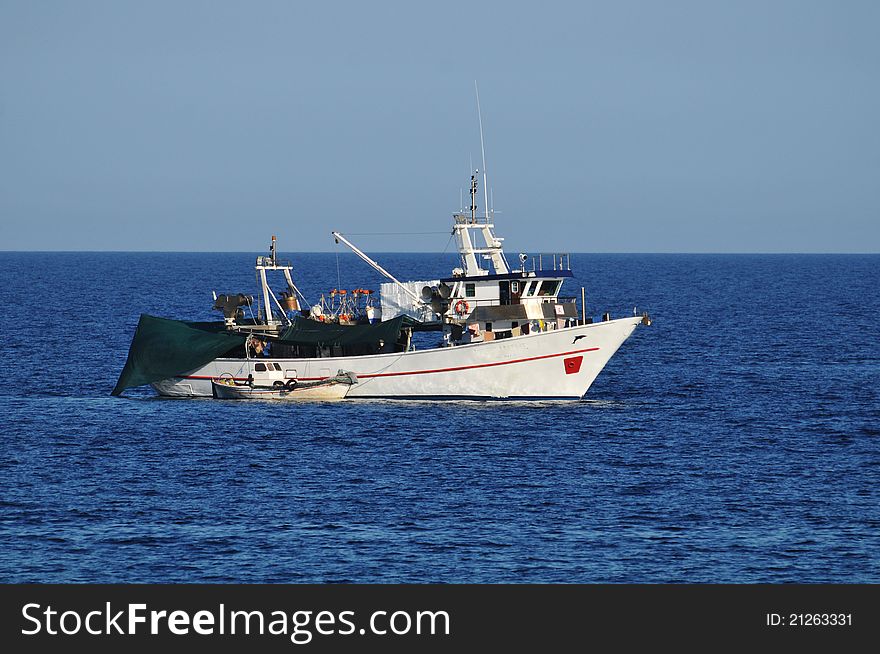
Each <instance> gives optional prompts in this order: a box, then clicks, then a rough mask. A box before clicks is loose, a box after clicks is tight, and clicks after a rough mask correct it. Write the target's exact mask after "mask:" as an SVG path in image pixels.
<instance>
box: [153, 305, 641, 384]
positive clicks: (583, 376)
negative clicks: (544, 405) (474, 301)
mask: <svg viewBox="0 0 880 654" xmlns="http://www.w3.org/2000/svg"><path fill="white" fill-rule="evenodd" d="M641 322H642V318H640V317H632V318H620V319H617V320H608V321H603V322H597V323H592V324H587V325H579V326H575V327H566V328H562V329H556V330H552V331H547V332H539V333H533V334H529V335H526V336H519V337H516V338H507V339H501V340H496V341H489V342H484V343H473V344H470V345H459V346H455V347H444V348H436V349H426V350H417V351H410V352H398V353H391V354H378V355H366V356H355V357H325V358H314V359H272V361H273V362H276V363H279V364H280V365H281V367H282V369H283V370H284V372H285V376H286V377H288V378H291V379H292V378H295V379H297V380H298V381H315V380H320V379H325V378H327V377H329V376H330V375H332V374H333V373H332V372H331V371H335V370H337V369H345V370H351V371H353V372H354V373H355V374H356V375H357V378H358V380H359V383H358V384H356V385H353V386H351V387H350V388H349V390H348V393H347V395H346V398H347V399H348V398H414V399H419V398H423V399H444V398H445V399H457V398H470V399H496V398H500V399H550V398H552V399H557V398H558V399H578V398H582V397H583V396H584V395H585V394H586V392H587V390H588V389H589V388H590V385H591V384H592V383H593V381H594V380H595V379H596V377H597V376H598V374H599V373H600V372H601V371H602V369H603V368H604V367H605V364H606V363H608V361H609V359H610V358H611V357H612V356H613V355H614V353H615V352H617V350H618V348H620V346H621V345H622V344H623V342H624V341H626V339H627V338H629V336H630V335H631V334H632V333H633V331H634V330H635V328H636V327H637V326H638V325H639V324H640V323H641ZM252 363H253V360H250V361H249V360H247V359H229V358H219V359H215V360H213V361H211V362H210V363H208V364H206V365H204V366H202V367H200V368H197V369H195V370H191V371H188V372H186V373H183V374H181V375H179V376H177V377H174V378H170V379H163V380H161V381H158V382H154V383H153V384H152V386H153V388H155V389H156V391H157V392H158V393H159V394H160V395H163V396H166V397H212V395H213V389H212V380H214V379H218V378H220V377H222V376H226V377H229V376H231V377H233V378H234V379H236V380H237V381H244V379H245V378H246V377H247V374H248V372H247V371H248V367H249V365H251V364H252Z"/></svg>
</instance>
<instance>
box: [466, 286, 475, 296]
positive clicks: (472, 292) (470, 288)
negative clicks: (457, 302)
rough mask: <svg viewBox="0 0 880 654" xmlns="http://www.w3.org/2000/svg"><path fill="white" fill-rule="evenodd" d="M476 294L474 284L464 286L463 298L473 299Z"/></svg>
mask: <svg viewBox="0 0 880 654" xmlns="http://www.w3.org/2000/svg"><path fill="white" fill-rule="evenodd" d="M476 294H477V286H476V284H465V285H464V296H465V297H475V296H476Z"/></svg>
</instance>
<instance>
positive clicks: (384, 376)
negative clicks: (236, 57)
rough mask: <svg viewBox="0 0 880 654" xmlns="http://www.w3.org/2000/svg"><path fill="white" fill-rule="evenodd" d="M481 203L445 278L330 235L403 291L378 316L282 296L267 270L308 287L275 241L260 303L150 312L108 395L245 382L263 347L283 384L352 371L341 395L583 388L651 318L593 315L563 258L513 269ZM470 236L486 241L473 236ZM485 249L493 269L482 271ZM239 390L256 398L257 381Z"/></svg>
mask: <svg viewBox="0 0 880 654" xmlns="http://www.w3.org/2000/svg"><path fill="white" fill-rule="evenodd" d="M473 181H475V180H473ZM475 192H476V184H475V183H474V184H473V186H472V194H473V193H475ZM474 211H475V208H472V211H471V214H470V215H468V216H462V215H461V214H456V215H455V219H454V224H453V228H454V233H455V234H456V236H457V241H458V248H459V254H460V258H461V263H462V265H461V267H457V268H455V269H453V271H452V274H451V276H449V277H446V278H443V279H438V280H426V281H419V282H400V281H399V280H397V279H396V278H394V277H393V276H392V275H391V274H390V273H387V271H385V270H384V268H382V267H381V266H380V265H379V264H378V263H377V262H375V261H373V260H372V259H370V258H369V257H368V256H367V255H366V254H364V253H363V252H361V251H360V250H359V249H358V248H356V247H355V246H354V245H353V244H350V242H349V241H348V240H347V239H345V237H344V235H342V234H340V233H334V236H335V238H337V239H338V240H340V241H342V242H345V243H348V244H350V245H351V247H352V248H353V250H355V252H356V253H359V256H361V257H362V258H363V259H364V260H365V261H368V262H370V263H371V265H374V267H376V268H377V269H379V270H381V271H383V273H385V274H388V276H389V277H390V278H391V279H392V280H393V281H392V282H390V283H389V284H388V285H390V286H392V287H393V288H394V290H395V291H396V292H395V293H388V294H387V295H389V296H390V297H383V298H382V307H381V311H382V317H383V320H381V321H379V322H373V323H370V322H369V320H362V321H359V322H355V323H353V324H346V323H340V322H333V321H332V320H327V319H325V320H315V319H314V317H313V316H312V311H311V309H301V310H299V311H293V310H291V309H290V308H289V307H288V306H287V305H286V304H285V303H282V301H281V300H279V299H278V295H276V294H275V292H274V291H273V290H272V288H271V286H270V285H269V283H268V279H267V275H266V273H267V272H269V271H281V272H282V273H283V274H284V276H285V278H286V279H287V282H288V288H287V290H286V291H285V293H286V294H287V295H286V297H288V298H289V297H293V296H300V295H301V292H300V290H299V288H298V287H297V286H296V284H295V283H294V282H293V279H292V275H291V272H292V270H293V266H292V265H290V264H289V262H280V261H279V260H278V259H277V256H276V252H275V249H276V241H275V238H274V237H273V239H272V245H271V249H270V255H269V256H268V257H266V256H260V257H257V261H256V271H257V276H258V278H259V279H260V281H261V299H262V301H261V302H259V301H258V302H255V300H254V298H253V297H252V296H248V295H244V294H238V295H221V296H217V297H216V299H215V302H214V306H215V308H217V309H218V310H221V311H223V313H224V320H223V322H214V323H198V322H184V321H179V320H169V319H166V318H158V317H154V316H148V315H142V316H141V318H140V321H139V323H138V327H137V330H136V331H135V335H134V338H133V340H132V344H131V347H130V350H129V357H128V360H127V361H126V364H125V367H124V368H123V371H122V373H121V375H120V378H119V381H118V382H117V385H116V388H114V390H113V394H115V395H118V394H120V393H121V392H122V391H123V390H125V389H126V388H131V387H135V386H140V385H144V384H150V385H152V387H153V388H154V389H155V390H156V391H157V392H158V393H159V394H160V395H163V396H169V397H212V396H215V395H216V396H228V395H229V394H230V393H232V392H235V389H239V388H242V387H240V386H237V385H236V384H242V383H246V382H247V381H248V377H249V375H252V371H253V369H254V361H255V357H259V358H260V359H261V360H264V361H265V362H266V363H265V364H264V365H271V366H272V368H273V369H274V371H275V374H276V375H277V376H278V380H277V381H279V382H281V383H282V384H283V385H284V386H285V387H287V385H288V384H289V382H291V381H293V382H294V384H295V385H297V386H299V385H300V384H307V383H313V382H319V383H320V382H323V381H325V380H327V379H328V378H330V377H332V376H333V372H332V371H334V370H344V371H351V372H352V373H353V374H354V375H355V376H356V377H357V379H358V383H357V384H351V385H348V387H347V392H346V393H345V397H346V398H347V399H353V398H395V399H523V400H527V399H528V400H532V399H579V398H582V397H583V396H584V395H585V394H586V392H587V390H588V389H589V388H590V385H591V384H592V383H593V381H594V380H595V379H596V376H597V375H598V374H599V372H600V371H601V370H602V369H603V368H604V367H605V364H606V363H607V362H608V361H609V359H610V358H611V357H612V355H614V353H615V352H616V351H617V350H618V348H619V347H620V346H621V345H622V344H623V342H624V341H626V339H627V338H628V337H629V336H630V335H631V334H632V333H633V331H634V330H635V329H636V327H637V326H638V325H640V324H644V325H648V324H650V322H651V321H650V318H649V317H648V315H647V314H646V313H644V314H641V315H633V316H628V317H623V318H617V319H611V317H610V315H609V314H607V313H606V314H604V315H603V316H602V317H601V319H599V320H594V319H593V317H591V316H587V315H586V310H585V309H584V308H583V294H582V297H581V301H582V302H581V310H580V311H579V310H578V307H577V304H576V298H567V297H563V296H561V295H560V288H561V286H562V284H563V282H564V281H565V280H566V279H567V278H570V277H571V276H572V272H571V268H570V257H569V256H568V255H566V254H556V255H549V256H541V255H538V256H536V257H528V256H526V255H525V254H523V255H521V256H520V258H519V262H520V266H519V267H518V268H511V267H510V266H509V265H508V263H507V259H506V257H505V256H504V253H503V249H502V247H501V240H500V239H498V238H496V237H495V236H494V233H493V231H492V228H493V225H492V224H491V223H490V222H488V221H486V220H481V219H480V218H479V217H477V216H476V215H475V214H474ZM474 232H476V233H478V234H481V235H482V240H483V243H481V244H479V245H476V244H475V240H474ZM478 255H482V256H484V257H488V260H489V261H490V262H492V263H493V264H494V266H493V267H492V268H491V269H488V268H483V267H481V266H480V265H479V263H480V260H479V259H478ZM545 262H546V263H549V264H550V265H549V266H545ZM529 263H531V265H529ZM386 286H387V285H386V284H382V289H383V290H382V293H386V288H385V287H386ZM416 289H420V290H419V291H418V292H417V291H416ZM288 304H289V303H288ZM255 308H256V312H255V311H254V309H255ZM246 310H247V311H248V312H249V313H250V316H251V317H250V318H248V317H247V314H246V313H245V311H246ZM325 318H326V316H325ZM422 331H430V332H433V333H434V335H435V336H436V337H437V340H438V341H439V342H438V343H437V344H436V345H435V346H434V347H423V348H418V347H416V345H415V343H414V339H413V336H414V334H418V333H419V332H422ZM257 365H260V364H257ZM221 379H226V380H232V384H231V385H230V384H229V383H228V382H225V383H224V382H219V381H218V380H221ZM220 386H226V387H228V389H229V390H227V389H226V388H222V389H221V388H220ZM301 388H303V389H304V388H307V387H306V386H302V387H301ZM218 389H219V392H218ZM237 394H238V395H239V396H255V395H258V393H256V392H254V390H253V389H251V390H247V391H244V390H243V389H242V391H240V392H238V393H237ZM276 394H277V395H278V396H279V397H282V394H281V392H276ZM283 397H287V396H283Z"/></svg>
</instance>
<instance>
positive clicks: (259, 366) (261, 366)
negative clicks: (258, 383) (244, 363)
mask: <svg viewBox="0 0 880 654" xmlns="http://www.w3.org/2000/svg"><path fill="white" fill-rule="evenodd" d="M254 370H256V371H257V372H266V364H265V363H255V364H254Z"/></svg>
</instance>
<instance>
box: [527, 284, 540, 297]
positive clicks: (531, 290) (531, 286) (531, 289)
mask: <svg viewBox="0 0 880 654" xmlns="http://www.w3.org/2000/svg"><path fill="white" fill-rule="evenodd" d="M538 283H539V282H528V283H527V284H526V286H525V288H524V289H523V295H525V296H526V297H531V296H532V295H534V294H535V289H536V288H538Z"/></svg>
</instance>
